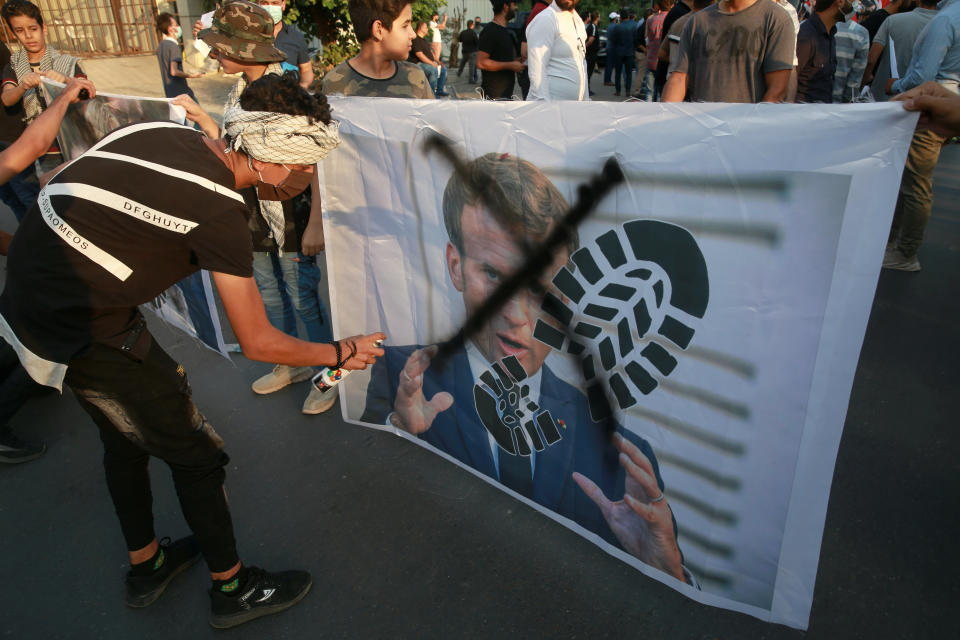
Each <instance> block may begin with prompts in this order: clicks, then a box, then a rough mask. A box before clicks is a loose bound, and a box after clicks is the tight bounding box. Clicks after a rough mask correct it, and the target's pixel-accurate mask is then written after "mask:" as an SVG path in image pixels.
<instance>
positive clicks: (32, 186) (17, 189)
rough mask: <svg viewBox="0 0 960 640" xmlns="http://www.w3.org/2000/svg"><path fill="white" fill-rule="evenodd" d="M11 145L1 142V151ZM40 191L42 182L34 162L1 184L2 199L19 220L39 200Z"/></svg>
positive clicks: (0, 198) (0, 195) (0, 193)
mask: <svg viewBox="0 0 960 640" xmlns="http://www.w3.org/2000/svg"><path fill="white" fill-rule="evenodd" d="M9 146H10V145H9V144H7V143H6V142H0V151H2V150H3V149H6V148H7V147H9ZM39 193H40V183H39V182H38V181H37V174H36V172H35V171H34V169H33V163H30V166H28V167H27V168H26V169H24V170H23V171H21V172H20V173H18V174H17V175H15V176H13V177H12V178H10V180H8V181H7V183H6V184H4V185H0V200H3V203H4V204H5V205H7V206H8V207H10V210H11V211H13V215H14V216H16V218H17V222H20V221H21V220H23V216H24V214H25V213H26V212H27V209H29V208H30V207H31V206H33V203H35V202H36V201H37V195H39Z"/></svg>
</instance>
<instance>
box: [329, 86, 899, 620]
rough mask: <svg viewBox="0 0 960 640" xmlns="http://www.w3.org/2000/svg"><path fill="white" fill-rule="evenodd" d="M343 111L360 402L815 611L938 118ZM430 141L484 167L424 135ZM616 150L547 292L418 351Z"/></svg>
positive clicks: (569, 513)
mask: <svg viewBox="0 0 960 640" xmlns="http://www.w3.org/2000/svg"><path fill="white" fill-rule="evenodd" d="M330 103H331V105H332V106H333V109H334V116H335V117H336V118H337V119H339V120H340V123H341V125H340V132H341V136H342V138H343V143H342V144H341V146H340V148H338V149H337V150H336V151H335V152H334V153H333V154H331V156H330V157H329V158H328V159H327V160H326V161H324V163H323V164H322V170H323V176H322V178H323V180H322V182H323V185H324V189H325V194H324V200H323V202H324V209H325V214H324V215H325V225H326V227H325V228H326V239H327V240H326V254H327V264H328V266H329V273H330V291H331V298H332V306H333V316H334V322H335V328H336V334H337V335H338V336H345V335H351V334H356V333H367V332H372V331H377V330H382V331H384V332H385V333H386V334H387V336H388V340H387V347H386V349H387V354H386V356H385V357H384V358H381V359H380V360H379V361H378V363H377V365H376V366H375V367H373V369H372V371H371V372H362V373H357V374H354V375H352V376H350V377H349V378H348V379H347V380H345V381H344V383H343V385H341V400H342V405H341V406H342V409H343V413H344V418H345V419H346V420H349V421H351V422H358V423H362V424H366V425H368V426H373V427H377V428H381V429H389V430H392V431H394V432H395V433H397V434H398V435H402V436H404V437H407V438H409V439H411V440H413V441H414V442H417V443H419V444H422V445H423V446H426V447H429V448H431V449H432V450H434V451H436V452H437V453H439V454H441V455H443V456H444V457H446V458H448V459H451V460H453V461H454V462H456V463H457V464H460V465H462V466H463V467H465V468H467V469H470V470H472V471H473V472H474V473H476V474H477V475H479V476H481V477H483V478H485V479H487V480H488V481H490V482H493V483H496V484H498V486H506V487H509V488H510V490H512V491H514V492H515V495H517V496H518V497H519V498H520V499H522V500H525V501H527V502H528V503H529V504H531V505H533V506H534V507H536V508H537V509H539V510H541V511H542V512H543V513H545V514H547V515H548V516H550V517H552V518H554V519H556V520H557V521H559V522H561V523H563V524H565V525H567V526H569V527H571V528H572V529H574V530H576V531H578V532H579V533H581V534H582V535H584V536H586V537H588V538H590V539H592V540H593V541H595V542H596V543H597V544H598V545H600V546H602V547H603V548H604V549H606V550H607V551H609V552H610V553H611V554H614V555H616V556H618V557H620V558H622V559H623V560H624V561H626V562H628V563H630V564H632V565H633V566H635V567H636V568H637V569H639V570H640V571H643V572H644V573H646V574H647V575H649V576H651V577H654V578H656V579H658V580H661V581H662V582H664V583H667V584H669V585H671V586H673V587H675V588H677V589H678V590H681V591H682V592H683V593H685V594H687V595H689V596H690V597H692V598H695V599H696V600H699V601H701V602H705V603H709V604H713V605H718V606H723V607H727V608H730V609H735V610H738V611H743V612H746V613H749V614H752V615H754V616H757V617H759V618H762V619H766V620H771V621H775V622H781V623H784V624H788V625H791V626H794V627H799V628H805V627H806V625H807V622H808V617H809V612H810V605H811V601H812V595H813V587H814V581H815V578H816V569H817V562H818V556H819V548H820V540H821V535H822V531H823V522H824V516H825V513H826V507H827V500H828V496H829V489H830V481H831V477H832V474H833V464H834V460H835V457H836V452H837V447H838V444H839V441H840V434H841V430H842V427H843V423H844V418H845V414H846V408H847V402H848V400H849V394H850V388H851V384H852V381H853V375H854V371H855V368H856V364H857V359H858V356H859V352H860V347H861V344H862V341H863V335H864V331H865V328H866V324H867V318H868V315H869V311H870V307H871V303H872V300H873V294H874V290H875V287H876V282H877V277H878V274H879V271H880V263H881V261H882V257H883V252H884V246H885V242H886V237H887V232H888V230H889V227H890V220H891V215H892V211H893V206H894V202H895V199H896V193H897V188H898V185H899V182H900V173H901V171H902V168H903V164H904V159H905V157H906V151H907V148H908V145H909V141H910V138H911V134H912V131H913V127H914V124H915V122H916V116H915V115H907V114H905V112H904V111H903V110H902V108H901V107H900V106H899V105H897V104H874V105H837V106H830V105H825V106H812V105H718V104H680V105H662V104H642V103H641V104H637V103H632V104H631V103H618V104H613V103H539V104H528V103H479V102H448V101H444V102H429V101H409V100H396V99H382V98H376V99H373V98H331V99H330ZM880 132H882V133H880ZM433 134H441V135H443V136H445V137H446V138H447V139H449V140H451V141H452V142H453V148H454V150H455V151H456V152H457V154H459V155H460V156H461V157H462V158H463V159H465V161H466V162H467V166H466V169H467V174H468V175H466V176H458V175H455V174H454V172H453V168H452V167H451V165H450V164H449V162H448V161H447V160H446V159H444V158H443V157H442V155H440V154H438V153H435V152H434V153H426V152H425V151H424V141H425V140H427V139H428V138H429V137H430V136H431V135H433ZM611 156H613V157H615V158H617V159H618V161H619V163H620V165H621V167H622V168H623V170H624V173H625V174H626V182H625V183H624V184H622V185H620V186H619V187H617V188H616V189H615V190H614V191H613V192H612V193H610V194H609V195H608V196H607V197H606V198H605V199H603V200H602V201H600V202H599V203H598V206H597V207H596V210H595V211H594V212H593V214H592V216H591V217H590V218H588V219H587V221H586V222H585V223H584V224H582V225H581V226H580V227H579V229H578V240H577V242H575V243H571V244H570V245H568V246H567V247H565V248H563V249H561V250H560V251H558V252H557V255H556V259H555V261H554V264H553V266H552V267H551V268H550V270H549V272H548V273H546V274H544V277H543V278H542V284H543V288H542V289H541V288H538V287H532V288H525V289H524V290H523V291H521V292H520V293H518V294H517V295H515V296H514V297H513V298H511V299H510V300H509V302H508V303H507V304H506V305H505V306H503V308H502V309H501V310H500V311H499V312H497V313H496V314H495V315H494V316H493V318H492V319H491V320H490V321H489V322H488V323H487V324H486V325H485V326H484V327H483V328H482V329H481V330H480V331H479V332H477V333H476V334H474V335H473V336H472V337H471V338H470V339H469V340H468V341H467V342H466V344H465V345H464V346H459V347H456V348H454V349H452V355H451V356H450V357H449V358H448V359H447V360H445V361H444V363H443V366H442V368H441V367H440V366H438V365H437V364H436V363H431V362H430V361H429V360H427V359H426V358H425V357H424V355H423V353H424V352H423V351H421V350H420V348H421V347H423V346H426V345H435V344H443V343H445V342H446V341H448V340H449V339H450V338H451V336H453V335H454V334H455V333H456V332H457V330H458V329H459V328H460V327H461V325H462V324H463V322H464V320H465V319H466V317H467V316H468V315H469V314H470V313H471V312H472V311H473V310H475V309H476V308H477V307H478V306H479V305H480V303H481V302H482V301H483V300H484V299H485V297H486V296H487V295H489V293H490V292H491V291H492V290H493V289H494V288H495V287H496V286H497V284H499V283H500V282H502V280H503V279H504V278H506V277H508V276H509V275H510V274H511V273H512V272H513V271H514V270H515V269H516V268H517V267H518V266H519V265H520V264H521V262H522V261H523V259H524V257H525V256H526V255H528V254H529V253H530V251H531V246H532V245H536V244H537V243H538V242H539V241H541V240H542V239H543V238H544V237H545V235H546V234H547V233H548V232H549V231H550V230H551V229H552V228H553V227H554V225H555V223H556V221H557V220H558V219H559V218H561V217H562V216H563V214H564V213H566V211H567V209H568V207H569V206H571V205H573V204H574V203H575V202H576V201H577V200H578V185H580V184H582V183H584V182H586V181H587V180H588V179H589V178H590V177H591V176H593V175H595V174H596V173H597V172H598V171H599V170H600V168H601V166H602V164H603V162H604V161H605V160H606V159H607V158H609V157H611ZM500 212H507V213H508V215H507V216H502V215H499V213H500ZM611 408H612V410H613V415H612V420H608V419H604V418H605V414H606V413H607V412H609V410H610V409H611ZM397 426H401V427H403V428H404V429H407V430H409V431H412V432H417V433H418V435H412V434H411V433H408V431H406V430H402V429H398V428H396V427H397ZM614 431H616V433H617V434H618V435H619V436H622V437H611V436H612V435H613V432H614ZM661 490H662V494H661ZM625 494H626V496H627V497H626V498H625ZM661 495H663V496H665V499H660V498H661ZM671 516H672V518H671ZM678 549H679V552H678ZM558 552H561V553H562V550H558ZM681 554H682V556H681Z"/></svg>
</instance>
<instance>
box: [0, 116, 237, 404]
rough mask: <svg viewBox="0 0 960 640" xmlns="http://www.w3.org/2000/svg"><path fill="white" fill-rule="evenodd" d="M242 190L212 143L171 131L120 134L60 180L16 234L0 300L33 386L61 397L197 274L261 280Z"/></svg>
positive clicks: (0, 327)
mask: <svg viewBox="0 0 960 640" xmlns="http://www.w3.org/2000/svg"><path fill="white" fill-rule="evenodd" d="M234 184H235V179H234V176H233V173H232V172H231V171H230V170H229V169H228V168H227V167H226V165H225V164H224V163H223V162H222V161H221V160H220V158H219V157H218V156H217V155H216V154H215V153H214V152H213V151H212V150H210V148H209V147H208V146H207V145H206V143H205V142H204V137H203V134H201V133H200V132H198V131H195V130H194V129H191V128H190V127H185V126H182V125H178V124H174V123H170V122H149V123H141V124H134V125H129V126H127V127H123V128H121V129H118V130H116V131H114V132H113V133H110V134H108V135H107V136H106V137H105V138H103V140H101V141H100V142H99V143H97V144H96V145H94V147H92V148H91V149H90V150H88V151H87V152H86V153H84V154H83V155H81V156H80V157H79V158H77V159H76V160H74V161H73V162H71V163H70V164H69V165H68V166H67V167H66V168H64V169H63V170H62V171H61V172H60V173H58V174H57V175H56V176H55V177H54V178H53V180H51V181H50V183H49V184H48V185H47V186H46V187H45V188H44V189H43V191H41V193H40V197H39V198H38V201H37V204H35V205H34V206H33V207H32V208H31V209H30V210H29V211H28V212H27V214H26V216H25V217H24V219H23V221H22V222H21V225H20V227H19V228H18V229H17V233H16V236H15V237H14V240H13V242H12V243H11V246H10V252H9V256H8V259H7V270H8V276H7V282H6V287H5V289H4V291H3V293H2V294H0V336H2V337H3V338H4V339H5V340H6V341H7V342H8V343H9V344H10V345H11V346H12V347H13V348H14V350H15V351H17V353H18V355H19V356H20V360H21V362H22V363H23V365H24V367H25V368H26V369H27V370H28V371H29V372H30V374H31V376H32V377H33V378H34V379H35V380H37V381H38V382H42V383H43V384H49V385H50V386H57V387H59V386H60V384H61V383H62V380H63V375H64V374H65V373H66V365H67V364H68V363H69V362H70V360H71V359H72V358H73V357H75V356H78V355H80V354H81V353H82V352H83V351H84V350H85V349H86V348H87V347H88V346H89V345H90V344H92V343H94V342H98V343H102V344H106V345H109V346H113V347H116V348H121V347H122V346H123V344H124V342H125V340H126V338H127V335H128V333H129V331H130V330H131V328H132V327H133V326H134V324H135V323H136V322H137V321H138V319H139V318H140V315H139V312H138V310H137V305H140V304H143V303H145V302H148V301H150V300H152V299H153V298H155V297H156V296H158V295H159V294H161V293H162V292H163V291H165V290H166V289H167V288H169V287H170V286H172V285H173V284H174V283H176V282H178V281H180V280H182V279H183V278H185V277H186V276H188V275H190V274H192V273H194V272H196V271H197V270H199V269H208V270H210V271H217V272H222V273H226V274H230V275H235V276H240V277H250V276H252V274H253V254H252V247H251V242H250V232H249V231H248V230H247V216H248V208H247V206H246V204H245V203H244V201H243V198H242V197H241V196H240V194H238V193H237V192H236V191H235V190H234ZM148 347H149V341H146V342H143V341H140V342H138V343H137V344H136V345H135V346H134V348H132V349H130V351H131V354H132V355H134V356H139V357H142V355H143V354H142V353H140V351H142V350H145V349H146V348H148Z"/></svg>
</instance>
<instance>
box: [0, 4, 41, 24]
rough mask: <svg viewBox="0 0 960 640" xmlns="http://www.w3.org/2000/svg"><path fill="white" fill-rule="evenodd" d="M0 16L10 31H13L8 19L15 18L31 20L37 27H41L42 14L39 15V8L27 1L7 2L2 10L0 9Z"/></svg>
mask: <svg viewBox="0 0 960 640" xmlns="http://www.w3.org/2000/svg"><path fill="white" fill-rule="evenodd" d="M0 14H2V15H3V19H4V20H6V21H7V26H9V27H10V28H11V29H13V25H11V24H10V18H16V17H17V16H26V17H28V18H33V19H34V20H36V21H37V24H38V25H40V26H41V27H42V26H43V14H42V13H40V8H39V7H38V6H37V5H35V4H33V3H32V2H28V1H27V0H7V2H5V3H4V5H3V9H0Z"/></svg>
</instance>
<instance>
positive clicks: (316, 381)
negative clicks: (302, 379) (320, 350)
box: [310, 340, 383, 393]
mask: <svg viewBox="0 0 960 640" xmlns="http://www.w3.org/2000/svg"><path fill="white" fill-rule="evenodd" d="M373 346H375V347H381V346H383V340H377V341H376V342H374V343H373ZM348 375H350V371H349V370H348V369H337V368H334V367H324V368H323V369H321V370H320V371H319V372H318V373H317V374H316V375H315V376H313V378H311V379H310V383H311V384H312V385H313V388H314V389H316V390H317V391H319V392H321V393H324V392H326V391H330V390H331V389H333V388H334V387H335V386H337V385H338V384H340V382H341V381H342V380H343V379H344V378H346V377H347V376H348Z"/></svg>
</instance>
